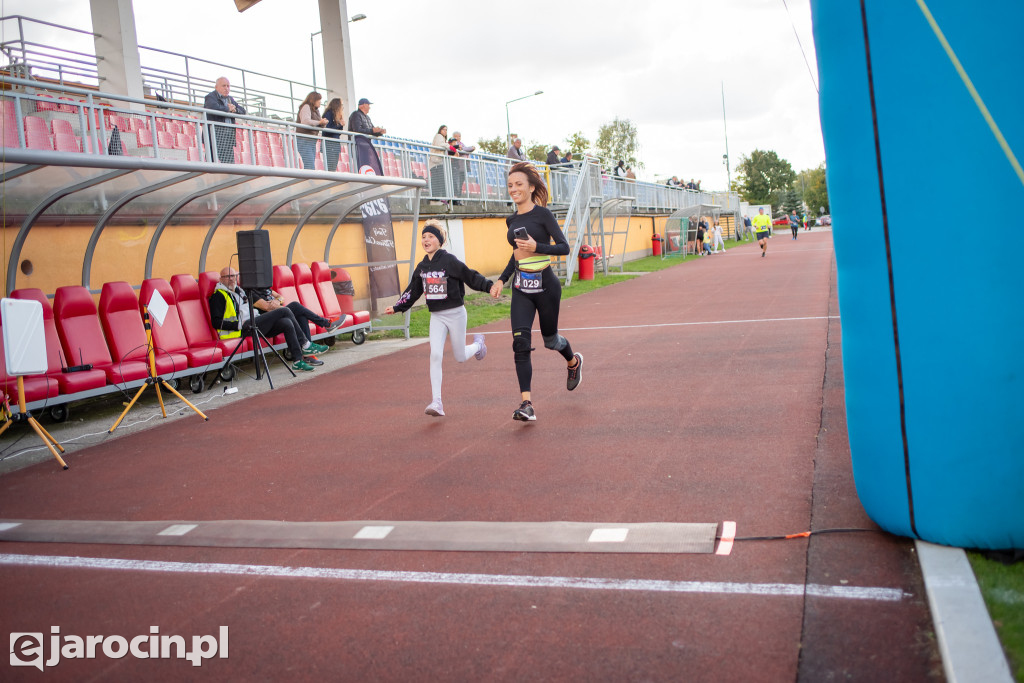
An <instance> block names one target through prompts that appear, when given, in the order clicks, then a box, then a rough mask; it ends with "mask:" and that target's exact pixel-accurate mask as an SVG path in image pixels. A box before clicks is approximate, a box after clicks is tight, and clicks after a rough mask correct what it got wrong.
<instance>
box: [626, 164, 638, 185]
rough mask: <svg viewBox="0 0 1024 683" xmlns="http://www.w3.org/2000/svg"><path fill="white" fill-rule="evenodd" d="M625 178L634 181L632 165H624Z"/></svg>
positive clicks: (634, 174)
mask: <svg viewBox="0 0 1024 683" xmlns="http://www.w3.org/2000/svg"><path fill="white" fill-rule="evenodd" d="M626 180H630V181H633V182H636V173H633V167H632V166H627V167H626Z"/></svg>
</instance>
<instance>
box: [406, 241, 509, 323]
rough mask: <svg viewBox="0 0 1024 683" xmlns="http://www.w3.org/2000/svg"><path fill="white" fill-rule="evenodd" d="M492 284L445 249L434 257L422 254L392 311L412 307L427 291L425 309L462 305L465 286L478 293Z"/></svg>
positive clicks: (488, 288) (441, 309) (442, 309)
mask: <svg viewBox="0 0 1024 683" xmlns="http://www.w3.org/2000/svg"><path fill="white" fill-rule="evenodd" d="M493 284H494V283H493V282H491V281H490V280H488V279H487V278H485V277H484V276H483V275H481V274H480V273H478V272H476V271H475V270H473V269H472V268H470V267H469V266H467V265H466V264H465V263H463V262H462V261H460V260H459V259H458V258H456V257H455V256H454V255H452V254H449V253H448V252H447V251H445V250H444V249H438V250H437V251H435V252H434V258H430V257H428V256H424V257H423V260H422V261H420V262H419V264H417V266H416V270H414V271H413V273H412V277H410V278H409V286H408V287H406V288H405V291H404V292H402V296H400V297H398V301H396V302H395V305H394V309H395V313H402V312H404V311H407V310H409V309H410V308H412V305H413V304H414V303H416V300H417V299H419V298H420V296H422V295H423V293H424V292H426V295H427V310H429V311H445V310H448V309H450V308H458V307H459V306H462V305H463V298H464V297H465V296H466V285H469V286H470V287H471V288H472V289H475V290H477V291H478V292H486V291H488V290H490V288H491V285H493Z"/></svg>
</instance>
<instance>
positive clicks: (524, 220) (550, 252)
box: [498, 205, 569, 283]
mask: <svg viewBox="0 0 1024 683" xmlns="http://www.w3.org/2000/svg"><path fill="white" fill-rule="evenodd" d="M505 224H506V225H507V226H508V235H507V239H508V243H509V244H510V245H512V247H513V248H515V246H516V242H515V229H516V228H526V232H527V233H528V234H529V235H530V237H532V238H533V239H534V240H536V242H537V253H538V254H542V255H546V256H565V255H567V254H568V253H569V241H568V240H567V239H565V234H564V233H563V232H562V229H561V228H560V227H558V221H557V220H556V219H555V215H554V214H553V213H551V211H549V210H548V208H547V207H545V206H539V205H537V206H534V207H533V208H532V209H531V210H529V211H527V212H526V213H514V214H512V215H511V216H509V217H508V218H506V219H505ZM552 240H554V244H552ZM515 269H516V257H515V254H513V255H512V256H510V257H509V259H508V265H506V266H505V270H503V271H502V273H501V276H500V277H499V278H498V279H499V280H501V281H502V282H505V283H507V282H508V281H509V278H510V277H512V273H513V272H514V271H515Z"/></svg>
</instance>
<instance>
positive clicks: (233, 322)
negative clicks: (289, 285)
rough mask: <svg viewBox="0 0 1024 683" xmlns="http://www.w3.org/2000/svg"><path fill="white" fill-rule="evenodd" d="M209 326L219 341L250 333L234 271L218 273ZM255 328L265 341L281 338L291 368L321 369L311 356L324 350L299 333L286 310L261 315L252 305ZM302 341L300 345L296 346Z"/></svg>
mask: <svg viewBox="0 0 1024 683" xmlns="http://www.w3.org/2000/svg"><path fill="white" fill-rule="evenodd" d="M209 303H210V322H211V323H212V324H213V328H214V329H215V330H217V334H218V335H219V336H220V338H221V339H237V338H239V337H241V336H242V335H243V334H245V333H247V332H248V331H249V329H250V325H251V324H252V321H250V320H249V303H248V299H247V297H246V295H245V292H244V291H243V290H242V288H241V287H239V286H238V271H237V270H235V269H234V268H224V269H223V270H221V271H220V282H218V283H217V287H216V288H215V289H214V290H213V293H211V294H210V299H209ZM253 308H256V309H257V310H256V311H255V315H256V320H255V323H256V328H257V329H258V330H259V331H260V332H262V333H263V335H264V336H265V337H267V338H268V339H269V338H272V337H275V336H277V335H279V334H283V335H284V339H285V342H287V344H288V350H289V351H290V352H291V355H292V358H293V359H298V360H294V361H293V363H292V368H293V369H295V370H303V371H305V372H312V371H313V366H314V365H323V361H321V360H318V359H317V358H316V357H314V356H313V354H314V353H323V351H322V350H321V349H326V347H322V346H320V345H319V344H315V345H314V344H312V343H311V342H309V341H307V340H306V339H305V337H303V336H302V335H301V333H300V329H301V328H300V327H299V322H298V320H296V319H295V314H294V313H292V312H291V310H289V309H288V308H285V307H279V308H277V309H276V310H274V311H270V312H267V313H262V312H260V311H259V310H258V307H257V305H256V304H253ZM300 339H302V340H303V342H304V343H300V342H299V340H300Z"/></svg>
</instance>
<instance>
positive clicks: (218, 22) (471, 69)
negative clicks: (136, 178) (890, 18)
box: [0, 0, 825, 189]
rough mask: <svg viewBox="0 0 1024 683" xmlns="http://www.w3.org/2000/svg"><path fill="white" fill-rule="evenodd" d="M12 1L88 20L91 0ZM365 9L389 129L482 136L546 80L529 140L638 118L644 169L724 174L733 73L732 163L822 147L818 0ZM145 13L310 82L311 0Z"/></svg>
mask: <svg viewBox="0 0 1024 683" xmlns="http://www.w3.org/2000/svg"><path fill="white" fill-rule="evenodd" d="M787 4H788V12H787V8H786V5H787ZM0 6H2V13H3V15H4V16H10V15H16V14H21V15H25V16H29V17H33V18H37V19H43V20H46V21H51V22H54V23H58V24H63V25H69V26H75V27H78V28H84V29H89V28H90V27H91V18H90V14H89V5H88V1H87V0H45V2H40V0H0ZM358 13H363V14H366V15H367V19H365V20H364V21H360V22H358V23H354V24H351V25H350V33H351V41H352V59H353V69H354V79H355V89H356V97H368V98H369V99H371V100H372V101H373V102H374V105H373V108H372V111H371V112H370V115H371V118H373V120H374V123H375V124H377V125H383V126H386V127H387V129H388V132H389V133H390V134H394V135H398V136H401V137H408V138H414V139H420V140H430V139H431V138H432V137H433V135H434V133H435V132H436V131H437V128H438V126H439V125H440V124H442V123H444V124H447V125H448V126H449V130H456V129H458V130H461V131H462V133H463V139H464V140H469V141H470V142H475V141H476V140H477V139H478V138H481V137H484V138H491V137H494V136H496V135H502V136H504V134H505V113H506V107H505V103H506V102H507V101H508V100H512V99H514V98H517V97H521V96H523V95H528V94H530V93H533V92H536V91H537V90H543V91H544V94H542V95H539V96H536V97H530V98H528V99H525V100H522V101H519V102H514V103H512V104H510V105H509V106H508V111H509V116H510V118H511V127H512V130H513V131H515V132H518V133H519V134H520V136H521V137H523V139H524V141H526V142H527V143H531V142H539V143H543V144H545V145H552V144H561V146H562V147H564V144H562V143H564V141H565V140H566V138H568V136H569V135H571V134H572V133H573V132H576V131H582V132H583V134H584V135H585V136H586V137H588V138H589V139H590V140H591V141H592V142H593V141H594V140H596V137H597V129H598V127H599V126H600V125H602V124H604V123H607V122H610V121H611V120H612V119H614V118H615V117H616V116H617V117H620V118H628V119H630V120H631V121H632V122H633V124H634V125H635V126H636V127H637V129H638V132H639V141H640V145H641V151H640V160H641V161H642V162H643V163H644V165H645V166H644V168H643V169H641V170H640V171H639V173H638V175H639V177H640V178H641V179H654V178H664V177H666V176H669V175H678V176H680V178H682V179H684V180H688V179H690V178H694V179H701V180H703V185H702V186H703V187H704V188H705V189H724V188H725V187H726V170H725V165H724V164H723V163H722V155H723V154H724V153H725V145H726V130H725V123H723V113H722V87H723V84H724V88H725V114H726V117H727V125H728V150H729V154H730V156H731V159H732V167H733V169H735V167H736V165H737V164H738V163H739V161H740V156H741V155H744V154H749V153H750V152H751V151H752V150H754V149H765V150H774V151H775V152H777V153H778V154H779V156H780V157H782V158H784V159H787V160H788V161H789V162H790V163H791V164H792V165H793V168H794V170H796V171H801V170H804V169H807V168H813V167H816V166H818V164H820V163H822V162H823V161H824V159H825V153H824V147H823V144H822V139H821V127H820V123H819V119H818V100H817V92H816V90H815V83H817V81H818V75H817V66H816V63H815V56H814V42H813V39H812V35H811V18H810V6H809V0H785V4H784V1H783V0H631V1H624V0H617V1H615V2H612V1H610V0H544V1H534V0H521V1H520V2H518V3H513V4H505V3H490V2H480V1H470V0H431V1H429V2H426V1H423V0H348V14H349V15H350V16H351V15H355V14H358ZM135 20H136V26H137V31H138V39H139V44H140V45H143V46H147V47H152V48H159V49H163V50H169V51H173V52H179V53H185V54H188V55H191V56H196V57H202V58H205V59H208V60H211V61H215V62H220V63H223V64H228V65H231V66H238V67H244V68H246V69H250V70H252V71H256V72H263V73H268V74H272V75H280V76H282V77H285V78H293V79H295V80H297V81H302V82H305V83H311V82H312V64H311V60H312V58H311V53H310V34H311V33H314V32H316V31H319V29H320V24H319V15H318V11H317V3H316V2H315V0H262V2H260V3H259V4H257V5H256V6H254V7H252V8H251V9H249V10H248V11H246V12H244V13H241V14H240V13H238V12H237V11H236V10H235V6H234V2H233V0H173V1H172V2H159V1H158V0H135ZM794 27H795V32H794ZM97 32H101V31H99V29H97ZM797 35H799V40H800V42H801V43H802V44H803V49H804V51H805V52H806V58H807V61H808V62H809V64H810V71H809V70H808V65H807V64H806V63H805V61H804V55H803V54H802V53H801V49H800V44H799V43H798V41H797ZM12 37H13V36H12V26H11V25H10V22H4V36H3V39H4V40H11V39H12ZM319 40H320V37H319V36H317V37H316V39H315V44H316V47H317V50H318V51H319V48H320V43H319ZM146 60H147V58H146V55H145V53H144V54H143V63H144V64H145V63H146ZM321 60H322V57H321V56H319V55H318V62H317V66H316V69H317V82H318V83H319V84H323V79H324V71H323V64H322V61H321ZM812 74H813V76H812ZM203 75H209V76H210V77H211V78H212V77H216V75H219V74H203ZM233 85H237V82H234V83H233ZM346 107H347V103H346ZM733 177H735V173H733Z"/></svg>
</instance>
